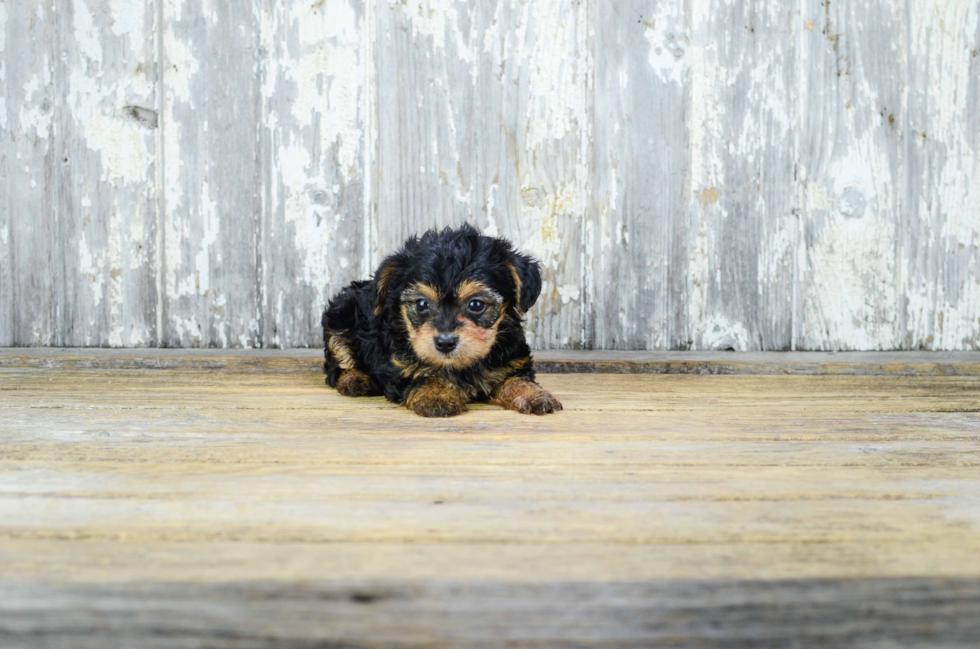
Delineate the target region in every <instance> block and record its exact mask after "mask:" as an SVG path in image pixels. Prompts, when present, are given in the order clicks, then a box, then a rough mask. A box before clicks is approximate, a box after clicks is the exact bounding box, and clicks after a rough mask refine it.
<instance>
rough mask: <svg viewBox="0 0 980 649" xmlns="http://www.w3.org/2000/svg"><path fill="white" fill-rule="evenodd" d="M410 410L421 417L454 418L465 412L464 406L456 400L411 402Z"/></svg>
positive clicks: (417, 400) (425, 399)
mask: <svg viewBox="0 0 980 649" xmlns="http://www.w3.org/2000/svg"><path fill="white" fill-rule="evenodd" d="M411 408H412V410H414V411H415V414H416V415H422V416H423V417H455V416H456V415H458V414H461V413H462V412H464V411H465V410H466V404H464V403H463V402H462V401H461V400H458V399H439V398H424V399H416V400H415V401H413V402H412V405H411Z"/></svg>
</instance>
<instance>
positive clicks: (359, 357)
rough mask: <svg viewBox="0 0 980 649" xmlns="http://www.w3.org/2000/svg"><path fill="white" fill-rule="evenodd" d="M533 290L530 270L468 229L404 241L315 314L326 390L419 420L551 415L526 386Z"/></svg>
mask: <svg viewBox="0 0 980 649" xmlns="http://www.w3.org/2000/svg"><path fill="white" fill-rule="evenodd" d="M540 293H541V270H540V268H539V267H538V263H537V262H536V261H534V260H533V259H531V258H530V257H528V256H527V255H523V254H520V253H518V252H516V251H515V250H514V248H513V246H512V245H511V244H510V243H509V242H507V241H505V240H503V239H495V238H492V237H486V236H482V235H481V234H480V233H479V232H478V231H477V230H476V229H474V228H473V227H471V226H469V225H464V226H463V227H461V228H459V229H458V230H453V229H449V228H447V229H445V230H442V231H441V232H436V231H434V230H430V231H429V232H426V233H425V234H424V235H422V237H421V238H417V237H412V238H411V239H409V240H408V241H406V242H405V246H404V247H403V248H402V249H401V250H399V251H398V252H396V253H395V254H393V255H391V256H390V257H388V258H387V259H385V260H384V261H383V262H382V264H381V267H380V268H378V270H377V272H376V273H375V275H374V279H373V280H370V281H362V282H354V283H352V284H351V285H350V286H348V287H347V288H345V289H343V290H342V291H341V292H340V293H339V294H338V295H337V296H336V297H334V298H333V299H332V300H330V304H329V306H328V307H327V310H326V311H324V312H323V338H324V342H325V344H326V349H325V350H324V354H325V356H326V359H327V360H326V363H325V364H324V370H325V371H326V373H327V384H328V385H330V387H334V388H337V391H338V392H340V393H341V394H344V395H347V396H350V397H358V396H370V395H378V394H383V395H384V396H385V397H386V398H387V399H388V400H389V401H393V402H395V403H401V404H405V406H407V407H408V408H411V409H412V410H414V411H415V412H416V413H418V414H420V415H422V416H423V417H452V416H453V415H458V414H460V413H461V412H463V411H465V410H466V404H467V403H471V402H474V401H490V402H491V403H495V404H497V405H500V406H503V407H504V408H510V409H511V410H516V411H517V412H522V413H529V414H535V415H543V414H545V413H549V412H555V411H556V410H561V404H560V403H559V402H558V400H557V399H555V398H554V397H553V396H551V395H550V394H549V393H548V392H547V391H545V390H544V389H543V388H542V387H541V386H540V385H538V384H537V383H535V382H534V363H533V361H532V360H531V350H530V348H529V347H528V345H527V342H526V341H525V339H524V330H523V329H522V328H521V321H522V318H523V316H524V314H525V313H526V312H527V310H528V309H530V308H531V306H532V305H533V304H534V302H535V301H536V300H537V299H538V295H539V294H540Z"/></svg>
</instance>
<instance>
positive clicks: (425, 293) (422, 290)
mask: <svg viewBox="0 0 980 649" xmlns="http://www.w3.org/2000/svg"><path fill="white" fill-rule="evenodd" d="M408 290H409V291H415V292H416V293H418V294H419V295H421V296H422V297H424V298H425V299H427V300H428V301H429V302H431V303H432V304H436V303H437V302H439V291H437V290H436V289H435V288H433V287H431V286H429V285H428V284H423V283H421V282H415V283H414V284H412V285H411V286H410V287H409V289H408Z"/></svg>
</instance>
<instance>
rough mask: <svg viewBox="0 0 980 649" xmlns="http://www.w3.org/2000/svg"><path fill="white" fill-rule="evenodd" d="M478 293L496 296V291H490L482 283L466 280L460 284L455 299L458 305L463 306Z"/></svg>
mask: <svg viewBox="0 0 980 649" xmlns="http://www.w3.org/2000/svg"><path fill="white" fill-rule="evenodd" d="M479 293H492V294H493V295H496V294H497V292H496V291H494V290H491V289H490V288H489V287H487V285H486V284H484V283H483V282H474V281H473V280H471V279H468V280H466V281H464V282H463V283H462V284H460V285H459V288H458V289H456V298H457V301H458V302H459V303H460V304H463V303H464V302H466V301H467V300H469V299H470V298H471V297H473V296H474V295H477V294H479Z"/></svg>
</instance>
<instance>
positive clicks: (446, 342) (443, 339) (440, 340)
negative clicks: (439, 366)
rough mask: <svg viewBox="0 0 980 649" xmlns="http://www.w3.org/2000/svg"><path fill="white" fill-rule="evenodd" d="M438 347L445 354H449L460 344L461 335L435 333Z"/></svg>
mask: <svg viewBox="0 0 980 649" xmlns="http://www.w3.org/2000/svg"><path fill="white" fill-rule="evenodd" d="M435 344H436V349H438V350H439V351H440V352H442V353H443V354H449V353H451V352H452V351H453V350H454V349H456V345H458V344H459V336H456V335H454V334H436V335H435Z"/></svg>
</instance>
